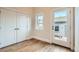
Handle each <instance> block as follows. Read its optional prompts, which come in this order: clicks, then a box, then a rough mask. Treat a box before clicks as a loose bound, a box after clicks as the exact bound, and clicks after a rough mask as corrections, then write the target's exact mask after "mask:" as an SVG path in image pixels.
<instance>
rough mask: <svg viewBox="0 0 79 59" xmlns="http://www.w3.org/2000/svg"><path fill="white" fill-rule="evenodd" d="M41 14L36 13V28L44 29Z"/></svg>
mask: <svg viewBox="0 0 79 59" xmlns="http://www.w3.org/2000/svg"><path fill="white" fill-rule="evenodd" d="M43 18H44V17H43V15H37V16H36V30H43V29H44V26H43V25H44V24H43V20H44V19H43Z"/></svg>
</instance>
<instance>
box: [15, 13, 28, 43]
mask: <svg viewBox="0 0 79 59" xmlns="http://www.w3.org/2000/svg"><path fill="white" fill-rule="evenodd" d="M27 35H28V19H27V17H26V15H24V14H20V13H19V14H17V42H20V41H23V40H26V38H27Z"/></svg>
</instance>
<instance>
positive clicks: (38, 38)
mask: <svg viewBox="0 0 79 59" xmlns="http://www.w3.org/2000/svg"><path fill="white" fill-rule="evenodd" d="M32 38H35V39H37V40H41V41H45V42H48V43H51V42H50V40H48V39H44V38H40V37H36V36H32Z"/></svg>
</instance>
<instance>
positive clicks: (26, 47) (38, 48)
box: [0, 39, 71, 52]
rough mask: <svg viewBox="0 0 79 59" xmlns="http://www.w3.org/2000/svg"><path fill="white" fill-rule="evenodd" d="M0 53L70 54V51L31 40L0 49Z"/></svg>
mask: <svg viewBox="0 0 79 59" xmlns="http://www.w3.org/2000/svg"><path fill="white" fill-rule="evenodd" d="M0 52H71V50H69V49H67V48H64V47H61V46H57V45H52V44H49V43H46V42H43V41H39V40H35V39H31V40H28V41H23V42H20V43H17V44H13V45H10V46H8V47H5V48H1V49H0Z"/></svg>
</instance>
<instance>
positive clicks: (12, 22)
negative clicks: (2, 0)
mask: <svg viewBox="0 0 79 59" xmlns="http://www.w3.org/2000/svg"><path fill="white" fill-rule="evenodd" d="M15 27H16V13H15V12H12V11H9V10H6V9H2V10H1V38H0V39H1V43H2V44H1V45H2V47H5V46H8V45H10V44H13V43H16V31H15V30H14V28H15Z"/></svg>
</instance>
